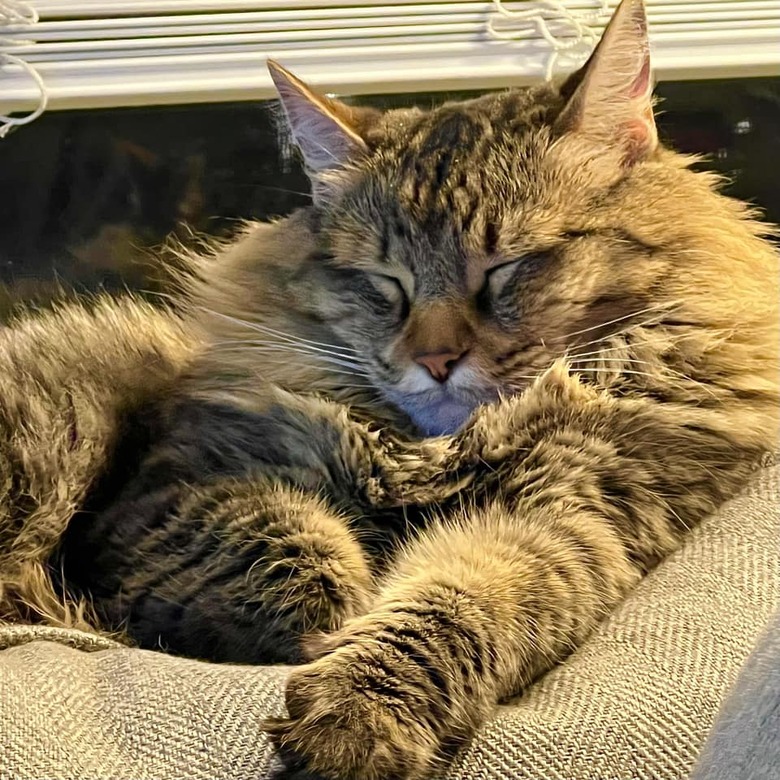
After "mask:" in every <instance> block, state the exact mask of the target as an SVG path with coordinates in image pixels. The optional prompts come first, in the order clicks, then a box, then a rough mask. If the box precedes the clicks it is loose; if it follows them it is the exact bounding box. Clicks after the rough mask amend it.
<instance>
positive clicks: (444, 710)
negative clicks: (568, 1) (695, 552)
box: [0, 0, 780, 780]
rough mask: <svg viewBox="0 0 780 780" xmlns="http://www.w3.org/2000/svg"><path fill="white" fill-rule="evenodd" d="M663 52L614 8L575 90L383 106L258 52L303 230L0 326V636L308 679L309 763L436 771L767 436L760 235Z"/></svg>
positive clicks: (381, 772) (300, 686)
mask: <svg viewBox="0 0 780 780" xmlns="http://www.w3.org/2000/svg"><path fill="white" fill-rule="evenodd" d="M648 51H649V49H648V41H647V31H646V18H645V12H644V7H643V5H642V3H641V0H623V2H622V3H621V4H620V6H619V7H618V8H617V10H616V11H615V13H614V15H613V18H612V20H611V22H610V24H609V25H608V27H607V29H606V31H605V33H604V35H603V37H602V39H601V41H600V43H599V44H598V46H597V48H596V49H595V51H594V53H593V55H592V56H591V58H590V59H589V61H588V62H587V63H586V65H585V66H584V67H583V68H582V69H580V70H579V71H578V72H576V73H575V74H573V75H572V76H570V77H569V78H568V79H567V80H566V81H564V82H563V84H562V85H561V86H560V87H553V86H549V85H544V86H538V87H532V88H527V89H517V90H510V91H507V92H504V93H499V94H491V95H486V96H484V97H481V98H477V99H474V100H469V101H466V102H461V103H451V104H444V105H443V106H440V107H438V108H433V109H431V110H428V111H423V110H420V109H400V110H393V111H389V112H386V113H382V112H379V111H376V110H373V109H363V108H360V109H359V108H355V107H350V106H347V105H345V104H343V103H341V102H339V101H337V100H334V99H331V98H326V97H322V96H319V95H317V94H316V93H315V92H313V91H312V90H311V89H310V88H309V87H308V86H307V85H306V84H304V83H303V82H301V81H300V80H299V79H297V78H296V77H295V76H293V75H292V74H291V73H289V72H288V71H286V70H285V69H284V68H282V67H281V66H280V65H278V64H276V63H270V64H269V67H270V69H271V73H272V76H273V78H274V81H275V83H276V85H277V88H278V91H279V95H280V99H281V104H282V107H283V109H284V113H285V115H286V119H287V121H288V123H289V126H290V129H291V132H292V135H293V138H294V140H295V142H296V144H297V146H298V148H299V149H300V151H301V153H302V155H303V158H304V161H305V163H306V166H307V169H308V171H309V173H310V176H311V180H312V193H313V204H312V206H311V207H308V208H305V209H303V210H301V211H299V212H296V213H294V214H293V215H291V216H290V217H288V218H286V219H283V220H280V221H278V222H275V223H269V224H254V225H248V226H247V227H246V230H245V231H244V233H243V234H242V235H241V236H240V237H239V238H238V239H237V240H236V241H235V242H234V243H233V244H231V245H226V246H219V247H216V248H215V250H214V256H213V257H210V258H203V259H202V260H196V259H194V258H193V259H192V260H191V262H192V264H193V265H192V278H191V279H190V280H185V283H184V287H185V291H184V292H183V294H182V300H184V301H186V306H185V305H183V304H182V305H181V306H179V307H178V308H177V309H175V310H171V311H159V310H153V309H151V307H148V305H146V304H142V303H137V302H134V301H132V300H128V301H124V302H120V303H116V304H113V303H107V302H99V303H97V304H95V305H94V306H93V307H92V309H89V310H88V309H86V308H84V306H80V307H79V306H75V307H66V308H63V309H60V310H57V311H55V312H54V313H53V314H50V315H44V316H43V317H40V318H35V317H30V318H28V319H27V320H25V321H23V322H21V323H19V324H18V325H16V326H14V328H10V329H7V330H5V331H0V377H2V378H0V383H2V384H0V388H2V389H1V390H0V410H1V411H2V418H0V423H2V424H0V434H1V435H2V437H3V438H2V441H3V444H2V447H0V457H2V458H3V461H4V462H2V463H0V474H5V475H6V476H5V488H4V492H3V493H2V494H0V499H2V503H0V543H1V544H2V546H0V550H1V551H2V556H1V557H0V572H2V575H0V579H2V586H3V591H2V594H0V607H1V608H2V614H3V616H4V617H5V618H6V619H17V620H20V619H26V620H29V619H33V618H34V617H36V615H38V616H39V617H41V618H42V619H46V620H48V621H49V622H52V623H61V624H76V625H82V624H84V625H88V626H89V625H95V626H97V627H99V628H101V629H103V630H117V631H124V632H125V633H126V635H127V636H128V637H129V638H130V639H131V640H132V641H134V642H136V643H137V644H139V645H140V646H142V647H148V648H161V649H165V650H168V651H171V652H176V653H182V654H186V655H191V656H195V657H200V658H207V659H211V660H214V661H230V662H252V663H257V662H279V661H282V662H298V661H306V663H304V664H303V665H301V666H299V667H298V668H297V669H295V670H294V671H293V672H292V674H291V675H290V678H289V682H288V685H287V689H286V704H287V711H288V712H287V717H284V718H277V719H270V720H269V721H268V722H267V723H266V724H265V726H264V727H265V729H266V731H267V733H269V734H270V735H271V738H272V739H273V741H274V743H275V745H276V746H277V747H278V749H279V750H280V752H281V755H282V756H283V758H284V760H285V761H286V763H287V766H288V767H289V768H290V771H294V772H297V771H301V772H311V773H315V774H317V775H318V776H320V777H323V778H329V779H330V780H358V778H360V780H379V779H380V778H383V779H384V778H389V777H392V778H403V779H404V780H420V779H421V778H428V777H431V776H433V775H434V774H435V773H436V772H437V771H439V770H440V769H441V768H442V766H443V765H444V763H445V762H446V758H447V756H448V755H451V752H452V751H453V750H454V749H456V748H457V747H458V745H460V744H462V743H463V741H464V740H467V739H468V738H469V737H470V736H471V735H472V734H473V733H474V732H475V730H476V728H477V727H478V726H479V725H480V723H482V722H483V721H484V720H485V718H486V717H487V716H488V715H489V713H490V711H491V709H492V708H493V707H494V706H495V704H496V702H498V701H499V700H501V699H503V698H505V697H507V696H509V695H512V694H514V693H516V692H518V691H521V690H522V689H523V688H524V687H526V686H527V685H528V684H529V683H530V682H531V681H532V680H534V679H535V678H537V677H538V676H539V675H541V674H542V673H544V672H545V671H546V670H548V669H549V668H551V667H552V666H553V665H555V664H556V663H559V662H560V661H562V660H563V659H564V658H565V657H566V656H567V655H568V654H569V653H571V652H572V650H574V649H575V648H576V647H577V646H578V645H580V644H581V643H582V642H583V641H584V640H585V639H586V638H587V637H588V635H589V634H590V633H591V632H592V631H593V629H594V627H595V626H596V625H597V624H598V623H599V621H601V620H602V619H603V618H604V616H605V615H607V614H608V613H609V612H610V610H612V609H613V608H614V607H615V605H616V604H618V603H619V601H620V600H621V599H622V598H624V597H625V596H626V594H628V593H629V592H630V591H631V589H632V588H633V587H634V585H635V584H636V583H637V582H638V581H639V580H640V579H641V577H642V576H643V575H644V574H645V573H647V572H648V571H649V570H650V569H651V568H652V567H653V566H655V565H656V564H657V563H658V562H659V561H660V560H661V559H662V558H663V557H664V556H666V555H668V554H669V553H670V552H671V551H673V550H674V549H675V548H676V547H677V546H678V545H679V544H680V543H681V541H682V539H683V538H684V535H685V533H686V531H687V530H688V529H689V528H690V527H691V526H693V525H695V524H696V523H697V522H698V521H699V520H700V519H702V518H703V517H704V516H706V515H707V514H708V513H710V512H711V511H713V510H714V509H715V508H716V507H717V506H718V505H719V504H720V503H722V502H723V501H724V500H725V499H727V498H728V497H730V496H732V495H733V494H735V493H736V492H737V491H738V490H739V489H740V488H741V486H742V485H743V484H744V483H745V481H746V480H747V479H748V478H749V476H750V474H751V471H752V469H753V468H754V463H755V462H756V461H757V460H758V459H759V458H760V456H761V455H762V454H763V453H764V452H766V451H768V450H772V449H774V448H775V447H776V444H777V439H778V431H779V430H780V420H779V419H778V418H779V414H778V409H779V408H780V404H779V403H778V402H779V401H780V392H779V391H780V387H779V385H780V383H779V381H778V379H779V378H780V365H779V362H780V359H779V356H778V335H779V333H778V329H779V320H780V317H779V316H778V314H779V312H778V292H777V282H778V263H777V256H776V253H775V249H774V247H773V246H772V244H771V243H770V242H769V241H768V240H767V238H766V236H767V234H768V233H769V229H768V228H767V227H766V226H764V225H762V224H760V223H759V222H757V221H755V219H754V217H753V214H752V212H751V211H750V209H749V208H747V207H746V206H745V205H743V204H741V203H738V202H736V201H733V200H730V199H728V198H726V197H724V196H722V195H720V194H718V193H717V192H716V185H717V183H718V182H717V180H716V179H715V177H713V176H712V175H709V174H704V173H695V172H693V171H692V170H691V169H690V164H691V162H692V160H691V159H690V158H684V157H682V156H680V155H677V154H675V153H673V152H672V151H669V150H667V149H666V148H664V147H663V146H662V145H661V144H659V142H658V139H657V133H656V129H655V124H654V119H653V111H652V96H651V77H650V62H649V54H648ZM62 593H65V594H66V598H64V599H63V598H62V596H61V594H62ZM93 613H94V614H93Z"/></svg>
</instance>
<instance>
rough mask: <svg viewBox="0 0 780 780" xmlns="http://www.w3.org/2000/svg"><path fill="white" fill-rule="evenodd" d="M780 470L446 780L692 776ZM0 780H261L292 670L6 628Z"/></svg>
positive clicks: (732, 655) (500, 716) (752, 589)
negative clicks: (270, 731)
mask: <svg viewBox="0 0 780 780" xmlns="http://www.w3.org/2000/svg"><path fill="white" fill-rule="evenodd" d="M778 496H780V470H779V469H778V467H777V466H772V465H769V466H767V467H766V468H764V469H763V470H762V471H761V472H760V473H759V475H758V476H757V479H756V481H755V482H754V483H753V484H752V485H751V486H749V487H748V489H747V490H746V492H745V493H744V494H743V495H741V496H739V497H738V498H736V499H735V500H733V501H732V502H730V503H729V504H728V505H727V506H726V507H724V508H723V510H722V511H720V512H719V513H718V514H717V515H715V516H713V517H711V518H710V519H709V520H707V521H706V522H705V523H704V524H702V526H701V527H699V528H698V529H696V530H695V531H694V532H693V533H692V535H691V537H690V538H689V540H688V541H687V543H686V544H685V545H684V547H683V548H682V549H681V550H680V551H679V552H678V553H676V554H675V555H674V556H672V557H671V558H670V559H669V560H667V561H665V562H664V563H663V564H662V565H661V566H660V567H659V568H658V569H657V570H656V571H655V572H653V573H652V574H651V575H650V576H649V577H648V578H647V579H646V580H645V581H644V582H643V583H642V584H641V585H640V587H639V588H638V589H637V590H636V591H635V592H634V593H633V594H632V595H631V596H630V597H629V598H628V599H627V600H626V601H625V603H623V604H622V606H621V607H620V608H619V609H618V610H617V611H616V612H615V614H614V615H613V616H612V617H611V618H610V619H609V620H608V621H606V622H605V623H604V625H603V626H602V627H601V628H600V630H599V631H598V632H597V633H596V634H595V635H594V636H593V637H592V638H591V639H590V641H589V642H588V643H587V644H586V645H585V646H584V647H582V648H581V649H580V650H579V651H578V652H577V653H575V654H574V655H573V656H572V657H571V658H570V659H569V660H568V661H567V662H566V663H565V664H563V665H562V666H560V667H559V668H557V669H555V670H554V671H553V672H551V673H549V674H548V675H547V676H546V677H544V678H543V679H542V680H540V681H539V682H538V683H537V684H536V685H535V686H533V687H532V688H531V689H530V690H529V691H528V692H527V693H526V694H525V695H524V696H523V697H522V698H520V699H519V700H518V701H516V702H513V703H511V704H507V705H504V706H501V707H499V708H498V710H497V712H496V714H495V717H494V718H493V720H492V721H491V722H490V723H488V724H487V725H486V726H485V727H484V728H483V729H482V731H481V732H480V734H479V735H478V737H477V738H476V739H475V740H474V741H473V743H472V744H471V745H469V746H468V747H467V748H466V749H465V750H464V751H463V752H462V753H461V754H460V756H459V757H458V758H457V759H456V761H455V763H454V765H453V767H452V769H451V771H450V772H449V774H448V775H447V780H499V779H500V780H510V779H511V780H524V779H529V780H530V778H534V780H558V779H559V778H560V779H563V778H566V780H672V779H673V778H685V777H687V776H688V774H689V772H690V770H691V767H692V765H693V763H694V762H695V760H696V756H697V753H698V751H699V749H700V747H701V745H702V743H703V741H704V738H705V736H706V735H707V733H708V731H709V729H710V727H711V725H712V722H713V720H714V717H715V715H716V713H717V710H718V707H719V705H720V703H721V701H722V699H723V698H724V696H725V694H726V692H727V690H728V688H729V686H730V685H731V684H732V683H733V681H734V680H735V678H736V676H737V673H738V671H739V669H740V667H741V665H742V664H743V663H744V661H745V659H746V657H747V655H748V654H749V653H750V651H751V649H752V648H753V647H754V645H755V643H756V641H757V639H758V637H759V635H760V633H761V631H762V629H763V627H764V625H765V624H766V622H767V621H768V620H769V618H770V616H771V614H772V612H773V611H774V609H775V608H776V606H777V604H778V603H780V563H779V559H778V549H779V547H778V545H779V543H780V511H779V509H778ZM0 647H3V648H4V649H3V650H2V651H1V652H0V735H1V737H0V777H2V778H6V777H7V778H15V779H16V778H19V779H20V780H22V779H24V778H101V779H102V778H106V779H107V778H128V779H130V778H132V779H133V780H146V778H148V779H149V780H152V779H154V780H168V779H170V780H174V779H175V780H180V779H181V778H183V777H187V778H193V779H196V778H204V780H206V779H208V780H217V779H218V778H225V780H228V779H229V780H242V778H247V780H249V778H251V779H252V780H259V779H261V778H263V777H264V776H265V775H266V774H267V773H268V771H269V768H270V766H271V765H272V763H273V758H272V755H271V751H270V749H269V747H268V743H267V741H266V739H265V737H264V736H263V734H262V733H261V732H260V730H259V727H258V724H259V723H260V721H261V720H262V718H263V717H264V716H265V715H268V714H279V713H281V712H282V711H283V704H282V689H283V685H284V680H285V676H286V670H285V669H284V668H282V667H273V668H263V667H242V666H226V665H223V666H219V665H214V664H207V663H201V662H197V661H188V660H182V659H178V658H172V657H168V656H165V655H162V654H157V653H152V652H148V651H142V650H132V649H128V648H125V647H122V646H120V645H118V644H114V643H112V642H110V641H108V640H105V639H101V638H96V637H92V636H89V635H86V634H80V633H78V632H68V631H60V630H56V629H45V628H31V627H24V626H4V627H3V626H0Z"/></svg>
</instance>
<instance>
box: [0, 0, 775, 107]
mask: <svg viewBox="0 0 780 780" xmlns="http://www.w3.org/2000/svg"><path fill="white" fill-rule="evenodd" d="M616 1H617V0H610V2H606V0H560V1H559V2H556V0H527V1H526V2H501V1H500V0H494V2H445V1H444V0H438V1H437V0H430V1H429V2H424V3H421V2H413V1H412V0H401V2H395V3H380V2H358V1H357V0H345V1H344V2H340V3H335V2H327V1H326V0H305V1H304V2H292V1H290V2H260V1H259V0H211V1H210V2H209V0H31V1H30V2H27V3H23V2H19V1H18V0H17V1H16V2H9V1H6V2H4V1H3V0H0V114H8V113H9V112H12V111H34V110H35V109H36V108H37V107H39V106H40V100H41V90H42V88H43V89H44V90H45V94H46V99H47V101H48V107H49V108H50V109H58V108H59V109H61V108H92V107H98V106H129V105H148V104H164V103H187V102H203V101H222V100H256V99H259V98H265V97H270V96H271V95H272V94H273V89H272V85H271V81H270V78H269V77H268V74H267V71H266V68H265V64H264V60H265V58H266V57H269V56H270V57H274V58H276V59H278V60H279V61H280V62H282V63H283V64H284V65H285V66H287V67H289V68H290V69H292V70H293V71H294V72H295V73H297V74H298V75H300V76H301V77H302V78H304V79H305V80H307V81H309V82H311V83H312V84H314V85H318V86H319V87H321V88H322V89H324V90H326V91H330V92H335V93H341V94H350V93H351V94H358V93H378V92H415V91H435V90H445V89H464V88H475V89H476V88H489V87H500V86H508V85H512V84H522V83H527V82H529V81H532V80H537V79H540V78H544V77H545V76H549V75H550V74H551V73H552V72H554V71H558V70H568V69H571V68H572V67H573V66H574V65H576V64H578V63H579V62H581V61H582V60H583V59H584V57H585V55H586V54H587V52H588V50H589V48H590V45H591V44H592V42H593V40H594V37H593V36H596V35H598V34H599V33H600V32H601V30H602V29H603V26H604V24H605V23H606V21H607V20H608V18H609V14H610V13H611V11H612V9H613V8H614V6H615V4H616ZM647 9H648V17H649V22H650V38H651V44H652V48H653V55H654V64H655V71H656V74H657V76H658V77H659V78H661V79H689V78H709V77H726V76H754V75H780V0H647ZM33 12H34V14H35V15H37V21H32V18H33ZM25 14H27V15H26V16H25ZM25 19H26V20H28V21H25Z"/></svg>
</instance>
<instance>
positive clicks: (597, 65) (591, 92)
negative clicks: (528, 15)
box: [556, 0, 658, 166]
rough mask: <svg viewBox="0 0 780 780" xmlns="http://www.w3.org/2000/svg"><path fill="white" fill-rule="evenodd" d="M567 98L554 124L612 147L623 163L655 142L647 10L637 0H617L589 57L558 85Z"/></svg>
mask: <svg viewBox="0 0 780 780" xmlns="http://www.w3.org/2000/svg"><path fill="white" fill-rule="evenodd" d="M561 93H562V94H563V95H564V96H567V95H568V102H567V103H566V106H565V107H564V109H563V111H562V112H561V114H560V116H559V118H558V120H557V122H556V127H557V129H558V130H559V131H561V132H568V133H577V134H581V135H582V136H584V137H586V138H587V139H589V140H591V141H593V142H594V143H596V144H599V145H604V146H609V147H615V146H618V147H619V148H620V151H621V152H622V153H623V161H624V164H625V165H627V166H631V165H634V164H635V163H637V162H639V161H640V160H643V159H645V158H647V157H648V156H649V155H651V154H652V152H653V151H654V150H655V148H656V146H657V145H658V133H657V131H656V127H655V120H654V118H653V83H652V77H651V73H650V46H649V42H648V37H647V16H646V14H645V6H644V3H643V2H642V0H622V2H621V3H620V5H619V6H618V7H617V9H616V10H615V13H614V14H613V16H612V19H611V20H610V22H609V24H608V25H607V28H606V30H605V31H604V35H603V36H602V38H601V40H600V41H599V44H598V46H597V47H596V49H595V51H594V52H593V54H592V55H591V57H590V59H589V60H588V62H587V63H586V64H585V65H584V66H583V68H582V69H581V70H579V71H578V72H577V73H575V74H574V75H573V76H571V77H570V78H569V79H568V81H566V82H565V83H564V84H563V86H562V87H561Z"/></svg>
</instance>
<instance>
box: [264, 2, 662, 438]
mask: <svg viewBox="0 0 780 780" xmlns="http://www.w3.org/2000/svg"><path fill="white" fill-rule="evenodd" d="M625 6H628V9H627V10H625ZM638 12H640V13H639V16H637V13H638ZM619 13H621V12H619ZM622 15H623V18H621V17H620V16H619V15H616V17H615V21H613V23H612V25H611V28H610V29H611V30H612V32H611V33H607V34H606V35H605V38H604V42H603V43H602V45H601V47H600V48H599V50H598V51H597V54H596V55H594V58H592V60H591V62H590V63H589V65H588V66H586V69H584V70H583V71H582V72H580V73H579V74H577V75H576V76H575V77H573V78H572V79H571V80H570V81H569V82H568V83H567V84H566V85H564V87H563V88H562V89H561V90H560V91H559V90H555V89H552V88H549V87H542V88H536V89H530V90H516V91H512V92H508V93H503V94H498V95H489V96H485V97H483V98H479V99H477V100H474V101H469V102H465V103H456V104H447V105H445V106H442V107H440V108H438V109H435V110H432V111H428V112H422V111H419V110H417V109H413V110H402V111H392V112H388V113H386V114H383V115H380V114H378V113H377V112H373V111H364V112H359V111H357V110H355V109H353V108H349V107H346V106H343V105H342V104H338V103H335V102H333V101H328V100H325V99H323V98H319V97H317V96H314V95H313V94H312V93H311V92H309V91H308V88H306V87H305V85H303V84H301V83H300V82H297V80H295V79H294V77H291V76H290V74H287V73H286V72H284V71H280V70H279V69H278V68H276V67H275V70H274V75H275V78H276V80H277V84H279V86H280V94H281V95H282V98H283V104H284V106H285V109H286V111H287V114H288V117H289V119H290V123H291V126H292V129H293V132H294V134H295V137H296V140H297V141H298V143H299V145H300V147H301V149H302V151H303V153H304V155H305V157H306V160H307V163H308V164H309V167H310V169H311V170H312V171H313V174H314V175H313V181H314V189H315V195H316V198H317V202H318V207H319V209H320V210H321V214H322V221H321V223H322V235H323V255H322V257H320V258H319V260H318V262H319V263H320V264H321V266H320V268H319V269H318V273H317V280H318V281H317V284H318V285H319V291H318V292H319V294H318V296H317V298H318V299H319V300H320V301H321V302H322V305H321V311H320V314H321V316H323V317H325V318H326V319H327V320H328V323H329V327H330V328H331V329H332V330H333V331H334V332H335V333H336V335H337V336H338V338H339V340H340V341H342V342H343V343H344V344H346V345H348V346H349V347H350V348H352V349H354V350H355V351H356V354H358V355H360V358H361V360H362V361H363V363H364V365H365V366H366V370H367V372H368V374H369V376H370V378H371V382H372V383H373V385H374V386H375V388H376V390H377V391H378V392H379V393H380V394H381V396H382V397H383V398H385V399H386V400H387V401H389V402H390V403H391V404H393V405H394V406H396V407H398V408H400V409H402V410H403V411H404V412H405V413H406V414H407V415H408V416H409V417H410V418H411V419H412V420H413V422H414V423H415V425H416V426H417V427H418V428H419V429H420V430H421V431H422V432H423V433H425V434H427V435H437V434H445V433H451V432H453V431H455V430H457V429H458V428H459V427H460V426H461V425H462V424H463V423H464V422H465V421H466V419H467V418H468V417H469V416H470V414H471V413H472V411H473V410H474V409H475V408H476V407H477V406H478V405H480V404H483V403H487V402H490V401H494V400H495V399H497V398H498V397H499V396H501V395H510V394H513V393H517V392H519V391H521V390H522V389H523V388H524V387H525V386H527V384H528V382H529V381H530V380H531V379H532V378H533V377H534V376H535V375H537V374H538V373H539V372H540V371H541V370H543V369H544V368H546V367H547V366H549V365H550V363H551V362H552V361H553V360H554V359H555V358H556V357H559V356H560V355H562V354H564V353H567V352H569V351H570V350H571V348H572V347H573V346H577V345H579V346H581V347H584V346H585V345H586V344H587V342H588V341H589V340H590V339H593V338H594V337H595V336H596V335H599V333H597V332H596V331H594V330H591V329H592V328H593V326H594V325H595V326H598V325H599V324H600V323H608V321H612V320H618V321H619V320H620V318H621V317H622V316H623V315H627V314H629V313H630V312H632V311H637V310H639V309H641V308H642V306H643V305H645V304H646V303H647V301H648V298H649V293H648V289H647V285H648V280H649V279H650V278H651V277H652V273H648V269H647V268H646V267H644V266H643V265H642V262H643V257H644V255H645V254H646V253H647V247H646V246H644V245H643V244H642V242H641V241H640V240H638V239H637V238H636V236H633V235H632V234H631V232H630V230H628V229H626V226H625V225H624V224H623V223H622V220H621V218H620V215H621V213H622V212H621V209H620V208H616V207H615V202H616V201H620V200H621V199H623V200H625V198H626V197H628V198H629V200H630V197H631V193H630V186H629V192H628V194H627V195H626V193H623V194H622V195H617V196H616V195H615V194H614V192H612V193H611V199H610V200H609V201H607V203H608V205H607V206H606V207H605V205H604V203H605V196H606V195H607V193H610V191H611V190H612V191H614V190H615V188H619V187H621V186H623V188H624V189H625V184H624V183H625V181H626V180H627V179H630V174H631V173H632V171H633V168H634V167H635V166H636V164H637V163H639V162H641V161H643V160H644V159H646V158H648V157H649V156H651V155H652V154H653V153H654V149H655V143H656V142H655V132H654V126H653V123H652V114H651V112H650V110H649V100H650V97H649V96H650V80H649V71H648V67H647V47H646V39H645V38H644V28H643V26H642V23H641V22H642V20H643V18H644V17H643V10H642V7H641V3H636V2H632V0H626V3H624V10H623V11H622ZM637 19H639V21H637ZM618 35H620V36H622V38H623V39H625V38H627V37H628V38H632V39H636V40H634V46H633V48H632V49H631V50H630V51H629V50H627V49H626V46H625V40H621V39H619V38H618V37H617V36H618ZM616 41H617V42H616ZM618 44H620V45H618ZM610 47H611V48H610ZM611 49H614V50H615V51H614V52H613V51H611ZM614 60H617V61H614ZM627 63H628V64H629V65H631V71H630V76H626V72H627V70H626V64H627ZM607 67H608V68H612V69H615V70H616V71H617V72H619V73H620V74H621V77H620V78H619V79H617V80H615V79H612V81H614V83H612V81H610V79H609V78H608V77H607V76H605V75H603V74H602V73H601V70H603V69H604V68H607ZM616 95H618V97H619V96H623V103H624V104H625V105H623V106H622V108H621V106H617V108H616V105H615V96H616ZM605 111H609V112H610V116H611V118H612V120H613V121H612V122H611V126H610V123H609V122H606V121H605V117H604V116H603V113H604V112H605ZM634 260H636V262H634V264H633V266H632V267H631V269H629V267H628V264H629V262H632V261H634ZM637 272H639V273H637ZM639 279H641V283H640V282H639V281H638V280H639ZM606 327H608V325H607V326H606ZM583 333H584V334H585V335H584V336H583V337H581V338H578V336H579V334H583Z"/></svg>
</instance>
